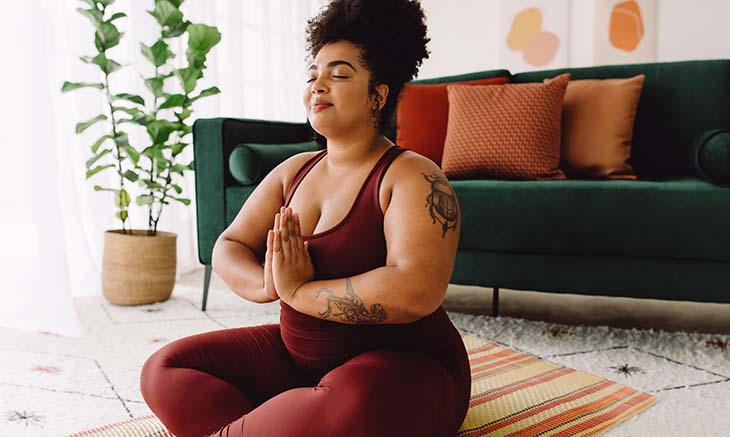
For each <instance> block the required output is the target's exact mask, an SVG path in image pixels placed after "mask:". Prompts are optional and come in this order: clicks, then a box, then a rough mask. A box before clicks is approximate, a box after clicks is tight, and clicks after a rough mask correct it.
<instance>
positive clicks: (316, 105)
mask: <svg viewBox="0 0 730 437" xmlns="http://www.w3.org/2000/svg"><path fill="white" fill-rule="evenodd" d="M330 106H332V103H328V102H325V101H319V102H315V103H314V104H313V105H312V111H314V112H318V111H321V110H323V109H327V108H329V107H330Z"/></svg>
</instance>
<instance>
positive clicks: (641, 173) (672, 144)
mask: <svg viewBox="0 0 730 437" xmlns="http://www.w3.org/2000/svg"><path fill="white" fill-rule="evenodd" d="M561 73H571V80H581V79H608V78H627V77H632V76H635V75H637V74H645V75H646V80H645V81H644V87H643V89H642V93H641V97H640V100H639V107H638V110H637V114H636V119H635V121H634V136H633V142H632V152H631V158H630V159H629V163H630V164H631V165H632V166H633V167H634V170H635V171H636V173H637V175H638V177H639V178H647V177H654V176H660V177H661V176H668V175H671V176H675V175H676V176H689V175H692V174H693V172H692V169H691V155H690V153H691V151H690V150H691V146H692V142H693V141H694V140H695V139H697V138H698V137H699V136H700V135H701V134H702V132H705V131H707V130H710V129H717V128H730V59H713V60H698V61H677V62H653V63H643V64H620V65H606V66H596V67H579V68H564V69H553V70H540V71H531V72H525V73H519V74H511V73H509V72H508V71H506V70H489V71H481V72H475V73H469V74H464V75H457V76H444V77H439V78H433V79H423V80H417V81H413V83H424V84H425V83H448V82H457V81H463V80H471V79H481V78H488V77H495V76H503V75H505V74H506V75H508V76H509V77H510V83H527V82H541V81H542V80H543V79H545V78H549V77H554V76H557V75H558V74H561Z"/></svg>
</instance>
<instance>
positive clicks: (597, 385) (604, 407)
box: [67, 331, 656, 437]
mask: <svg viewBox="0 0 730 437" xmlns="http://www.w3.org/2000/svg"><path fill="white" fill-rule="evenodd" d="M461 335H462V339H463V340H464V345H465V346H466V349H467V351H468V352H469V361H470V364H471V374H472V388H471V393H472V395H471V401H470V402H469V411H468V413H467V416H466V419H465V420H464V423H463V424H462V425H461V428H460V429H459V433H458V435H459V436H468V437H473V436H515V437H516V436H538V435H539V436H589V435H597V434H600V433H601V432H603V431H606V430H607V429H609V428H611V427H613V426H616V425H617V424H619V423H620V422H622V421H624V420H626V419H628V418H629V417H631V416H632V415H634V414H637V413H639V412H640V411H642V410H644V409H646V408H648V407H649V406H651V405H652V404H653V403H654V402H655V401H656V397H654V396H652V395H648V394H646V393H643V392H640V391H637V390H634V389H632V388H630V387H626V386H624V385H621V384H618V383H616V382H613V381H610V380H608V379H605V378H602V377H599V376H595V375H591V374H589V373H585V372H580V371H577V370H575V369H571V368H568V367H565V366H561V365H559V364H555V363H551V362H549V361H545V360H541V359H539V358H537V357H535V356H533V355H529V354H525V353H521V352H517V351H515V350H513V349H510V348H507V347H503V346H500V345H498V344H496V343H491V342H487V341H485V340H482V339H481V338H479V337H476V336H474V335H472V334H468V333H466V332H463V331H461ZM67 437H174V435H173V434H172V433H170V432H169V431H167V429H166V428H165V426H164V425H163V424H162V423H161V422H160V420H159V419H157V418H156V417H155V416H145V417H140V418H136V419H130V420H125V421H123V422H118V423H113V424H109V425H104V426H100V427H98V428H94V429H90V430H87V431H82V432H79V433H76V434H71V435H68V436H67Z"/></svg>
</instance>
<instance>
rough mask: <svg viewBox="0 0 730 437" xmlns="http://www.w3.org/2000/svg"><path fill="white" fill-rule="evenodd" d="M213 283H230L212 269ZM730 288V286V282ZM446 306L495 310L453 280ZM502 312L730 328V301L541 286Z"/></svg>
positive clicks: (198, 276) (502, 296) (195, 277)
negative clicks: (628, 295)
mask: <svg viewBox="0 0 730 437" xmlns="http://www.w3.org/2000/svg"><path fill="white" fill-rule="evenodd" d="M180 282H181V283H184V284H186V285H188V286H195V285H199V286H200V289H201V292H200V297H201V302H202V297H203V292H202V284H203V276H202V270H201V271H199V272H196V273H193V274H190V275H186V276H183V277H181V279H180ZM211 284H212V285H211V286H212V288H220V287H226V285H225V283H224V282H223V281H222V280H221V279H220V278H219V277H218V276H217V275H216V274H215V273H213V275H212V278H211ZM728 291H729V292H730V286H729V287H728ZM443 305H444V308H445V309H446V310H447V311H458V312H462V313H470V314H486V315H489V314H491V313H492V289H491V288H484V287H476V286H466V285H455V284H451V285H450V286H449V288H448V290H447V292H446V298H445V299H444V304H443ZM499 314H500V315H501V316H508V317H515V318H521V319H527V320H542V321H545V322H551V323H563V324H567V325H607V326H613V327H618V328H638V329H655V330H664V331H670V332H674V331H688V332H703V333H718V334H727V333H730V304H716V303H700V302H683V301H662V300H655V299H633V298H619V297H605V296H586V295H575V294H566V293H544V292H537V291H522V290H510V289H506V288H502V289H500V290H499Z"/></svg>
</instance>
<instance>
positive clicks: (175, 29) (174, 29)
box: [161, 21, 191, 38]
mask: <svg viewBox="0 0 730 437" xmlns="http://www.w3.org/2000/svg"><path fill="white" fill-rule="evenodd" d="M190 24H191V23H190V22H189V21H181V22H179V23H177V24H175V25H174V26H170V27H168V28H167V29H163V30H162V34H161V35H162V37H163V38H175V37H176V36H180V35H182V34H183V33H185V31H186V30H187V28H188V26H189V25H190Z"/></svg>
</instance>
